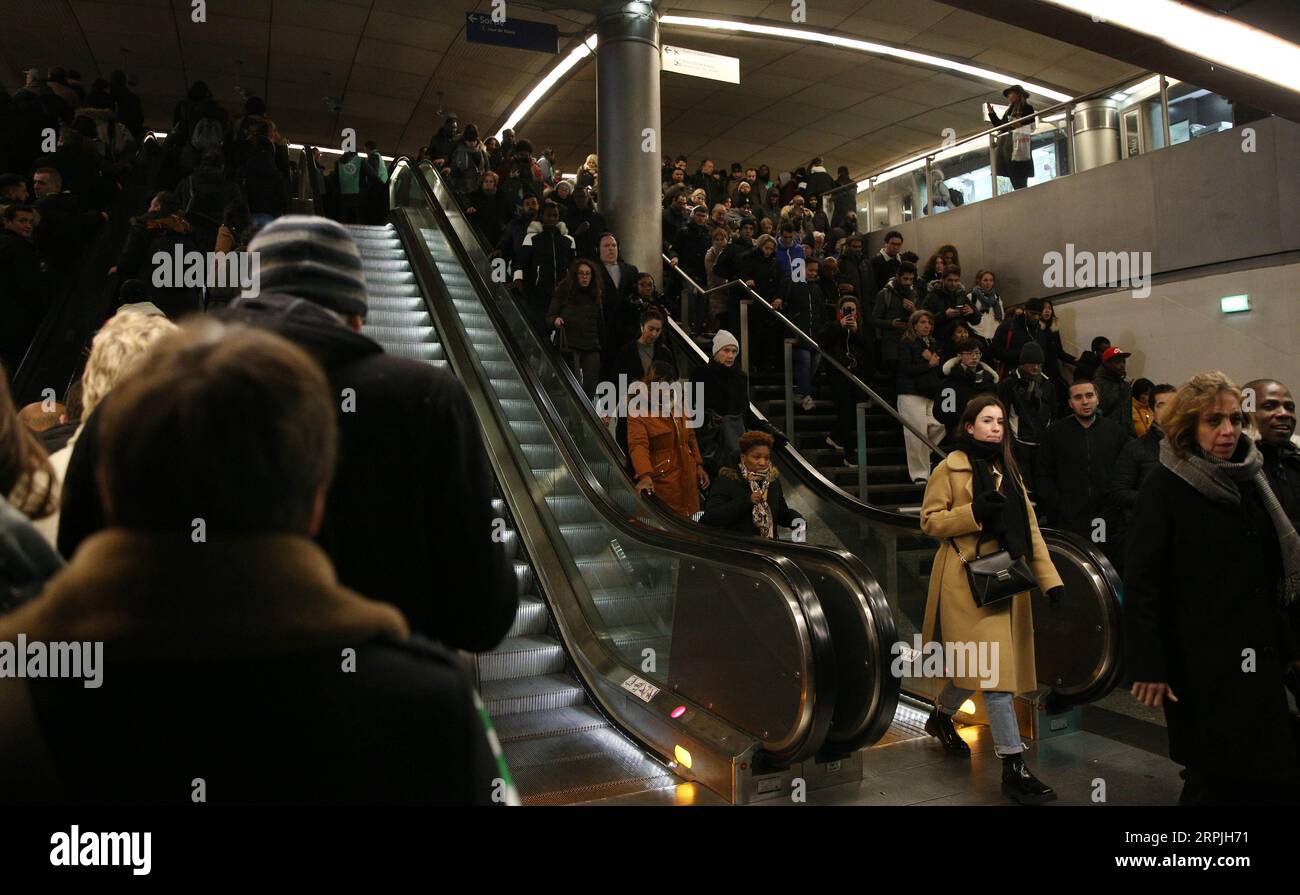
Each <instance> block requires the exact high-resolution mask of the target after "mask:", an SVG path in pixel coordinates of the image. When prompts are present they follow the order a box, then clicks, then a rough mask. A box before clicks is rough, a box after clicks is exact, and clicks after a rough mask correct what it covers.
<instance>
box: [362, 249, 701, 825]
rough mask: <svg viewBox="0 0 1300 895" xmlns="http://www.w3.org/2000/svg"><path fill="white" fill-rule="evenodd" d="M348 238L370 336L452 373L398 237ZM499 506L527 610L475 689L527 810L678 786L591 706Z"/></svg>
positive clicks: (483, 657) (480, 666)
mask: <svg viewBox="0 0 1300 895" xmlns="http://www.w3.org/2000/svg"><path fill="white" fill-rule="evenodd" d="M348 229H349V230H350V231H351V233H352V235H353V237H354V238H355V239H356V241H357V245H358V248H359V249H360V251H361V257H362V268H363V274H364V276H365V278H366V286H367V290H368V294H369V297H370V310H369V312H368V314H367V317H366V321H365V324H364V325H363V326H362V332H363V333H364V334H365V335H367V336H369V337H371V338H373V339H375V341H377V342H379V343H380V344H381V345H382V346H383V347H384V349H385V351H387V352H389V353H390V354H394V355H398V356H401V357H408V358H413V359H416V360H421V361H424V362H427V363H432V364H434V365H435V366H437V367H440V368H447V367H448V361H447V359H446V357H445V356H444V353H443V350H442V343H441V341H440V340H439V338H438V335H437V332H436V330H435V328H434V326H433V321H432V318H431V317H430V315H429V312H428V308H427V307H426V305H425V301H424V296H423V295H422V293H421V292H420V288H419V284H418V283H417V282H416V280H415V275H414V273H413V272H412V271H411V265H410V262H409V260H408V259H407V255H406V250H405V248H404V247H403V246H402V242H401V240H400V238H399V237H398V236H397V232H396V230H395V228H394V227H393V226H392V225H385V226H351V227H349V228H348ZM492 506H493V510H494V512H495V514H496V517H497V518H500V519H502V520H503V521H504V522H505V523H506V525H505V529H504V538H503V547H504V550H505V553H506V556H507V558H508V559H509V560H510V562H511V563H512V564H513V567H514V573H515V581H516V585H517V587H518V591H519V608H518V610H517V611H516V614H515V620H514V623H513V624H512V625H511V627H510V630H509V631H508V632H507V634H506V637H505V639H504V640H502V642H501V643H500V644H498V645H497V646H496V647H495V648H494V649H492V650H490V651H488V652H486V653H481V654H479V655H477V656H475V657H474V669H475V680H476V683H477V685H478V688H479V692H480V695H481V696H482V699H483V703H484V705H485V707H486V708H487V711H488V715H489V716H490V717H491V718H492V723H493V727H494V729H495V731H496V734H497V738H498V739H499V741H500V743H501V748H502V751H503V753H504V755H505V759H506V765H507V766H508V767H509V768H510V770H511V774H512V776H513V777H514V780H515V785H516V787H517V788H518V790H519V792H520V794H521V797H522V799H523V801H524V803H525V804H556V803H568V802H574V801H584V800H589V799H594V798H603V797H608V796H613V795H621V794H624V793H628V792H640V791H644V790H648V789H658V788H662V787H665V786H671V785H673V784H675V783H676V782H677V778H676V777H675V776H674V775H673V774H672V773H671V771H669V770H668V769H667V768H665V767H664V766H663V765H661V764H659V763H657V762H655V761H654V760H653V759H651V758H649V757H647V756H646V755H645V753H644V752H642V751H641V750H640V749H639V748H637V747H636V746H635V745H634V744H633V743H631V742H630V741H629V740H628V739H627V738H625V737H624V736H623V735H622V734H621V733H619V732H618V731H617V730H616V729H615V728H614V727H613V725H612V724H610V722H609V721H608V720H607V719H606V718H605V717H604V716H602V715H601V714H600V713H599V712H598V711H597V710H596V709H595V707H594V706H593V705H592V704H591V701H590V699H589V698H588V696H587V692H586V690H585V689H584V688H583V686H582V684H581V683H580V682H579V680H578V679H577V677H576V675H575V672H574V670H573V666H572V662H571V661H570V659H569V657H568V654H567V652H566V650H565V649H564V645H563V643H562V642H561V640H560V638H559V636H558V632H557V630H556V628H555V625H554V622H553V621H552V619H551V614H550V611H549V609H548V607H547V604H546V601H545V599H544V598H543V597H542V596H541V594H540V593H539V591H538V583H537V580H536V576H535V574H534V571H533V566H532V563H531V561H530V560H529V558H528V556H527V554H526V552H525V551H524V548H523V546H522V544H521V543H520V538H519V534H518V532H517V531H516V530H515V526H514V524H513V519H512V518H511V517H510V514H509V509H508V507H507V506H506V502H505V500H503V499H502V498H500V497H496V498H494V499H493V501H492Z"/></svg>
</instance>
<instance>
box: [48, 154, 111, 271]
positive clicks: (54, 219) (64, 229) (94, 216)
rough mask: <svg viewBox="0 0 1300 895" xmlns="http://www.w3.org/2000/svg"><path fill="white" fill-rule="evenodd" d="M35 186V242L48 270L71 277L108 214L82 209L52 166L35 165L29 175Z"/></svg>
mask: <svg viewBox="0 0 1300 895" xmlns="http://www.w3.org/2000/svg"><path fill="white" fill-rule="evenodd" d="M32 184H33V186H34V187H35V189H36V205H35V208H36V214H37V216H38V217H39V219H40V223H39V224H37V225H36V245H37V246H38V247H39V248H40V250H41V256H42V257H44V258H45V259H46V261H48V262H49V266H50V271H51V272H52V273H53V274H54V275H55V276H56V277H57V278H60V279H64V280H66V279H70V278H71V277H72V275H73V274H74V273H75V272H76V267H77V262H78V261H79V260H80V259H81V254H82V252H83V251H85V249H86V246H87V245H88V243H89V242H90V239H91V237H92V236H94V234H95V231H96V230H98V229H99V228H100V226H101V225H102V224H103V223H104V221H107V220H108V215H107V214H106V213H105V212H102V211H83V210H82V207H81V203H80V201H79V200H78V198H77V197H76V196H74V195H72V193H69V192H68V191H67V190H65V189H64V188H63V177H62V175H60V174H59V172H58V171H56V170H55V169H53V168H38V169H37V170H36V173H35V175H33V178H32Z"/></svg>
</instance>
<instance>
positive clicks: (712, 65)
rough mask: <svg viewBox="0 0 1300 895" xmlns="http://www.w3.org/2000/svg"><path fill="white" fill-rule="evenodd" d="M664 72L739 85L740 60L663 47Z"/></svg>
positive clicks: (679, 48) (680, 48)
mask: <svg viewBox="0 0 1300 895" xmlns="http://www.w3.org/2000/svg"><path fill="white" fill-rule="evenodd" d="M662 55H663V69H664V71H675V72H677V73H678V74H679V75H691V76H692V77H696V78H711V79H712V80H714V81H727V82H728V83H730V84H739V83H740V60H739V59H737V58H736V57H735V56H719V55H718V54H717V53H702V52H700V51H699V50H687V49H683V48H682V47H670V46H668V44H664V47H663V54H662Z"/></svg>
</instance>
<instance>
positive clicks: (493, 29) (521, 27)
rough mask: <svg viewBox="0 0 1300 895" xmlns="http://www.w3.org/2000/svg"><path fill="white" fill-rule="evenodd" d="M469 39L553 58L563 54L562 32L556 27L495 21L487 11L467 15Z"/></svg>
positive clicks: (543, 24) (514, 21)
mask: <svg viewBox="0 0 1300 895" xmlns="http://www.w3.org/2000/svg"><path fill="white" fill-rule="evenodd" d="M465 39H466V40H468V41H469V42H470V43H480V44H493V45H495V46H498V47H513V48H514V49H516V50H534V51H536V52H538V53H551V54H552V55H554V54H556V53H558V52H559V51H560V35H559V29H557V28H556V27H555V26H554V25H548V24H546V23H545V22H530V21H528V20H527V19H516V18H513V17H512V18H508V19H506V20H505V21H504V22H494V21H492V16H491V14H490V13H483V12H467V13H465Z"/></svg>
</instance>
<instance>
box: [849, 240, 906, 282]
mask: <svg viewBox="0 0 1300 895" xmlns="http://www.w3.org/2000/svg"><path fill="white" fill-rule="evenodd" d="M902 251H903V234H901V233H899V232H898V231H897V230H890V231H889V232H888V233H886V234H885V244H884V245H883V246H881V248H880V251H879V252H878V253H877V254H875V255H872V256H871V282H873V283H875V284H876V285H877V286H878V287H879V288H881V289H883V288H885V284H886V283H888V282H889V281H890V280H892V279H893V278H894V277H896V276H898V265H900V264H902V263H903V259H902V257H901V252H902ZM859 298H861V296H859Z"/></svg>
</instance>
